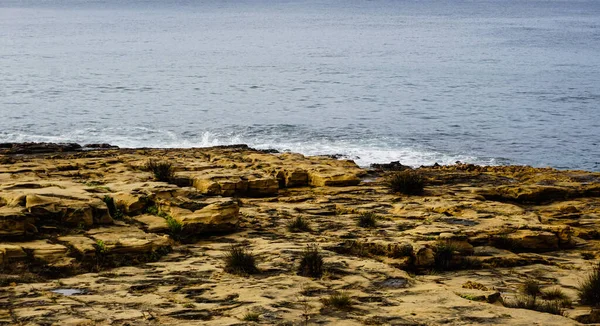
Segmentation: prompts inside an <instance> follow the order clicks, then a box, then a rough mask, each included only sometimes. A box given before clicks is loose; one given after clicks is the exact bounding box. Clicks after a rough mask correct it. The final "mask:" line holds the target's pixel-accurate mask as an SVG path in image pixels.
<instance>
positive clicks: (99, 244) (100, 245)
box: [94, 240, 108, 254]
mask: <svg viewBox="0 0 600 326" xmlns="http://www.w3.org/2000/svg"><path fill="white" fill-rule="evenodd" d="M94 248H95V249H96V253H98V254H105V253H107V252H108V248H106V244H105V243H104V241H102V240H96V243H95V244H94Z"/></svg>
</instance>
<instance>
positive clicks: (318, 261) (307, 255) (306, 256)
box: [298, 245, 323, 278]
mask: <svg viewBox="0 0 600 326" xmlns="http://www.w3.org/2000/svg"><path fill="white" fill-rule="evenodd" d="M298 275H301V276H306V277H314V278H319V277H321V276H323V255H321V252H320V251H319V247H318V246H317V245H312V246H310V245H309V246H306V248H305V249H304V251H302V258H301V259H300V265H299V266H298Z"/></svg>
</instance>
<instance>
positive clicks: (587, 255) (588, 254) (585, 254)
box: [581, 252, 596, 260]
mask: <svg viewBox="0 0 600 326" xmlns="http://www.w3.org/2000/svg"><path fill="white" fill-rule="evenodd" d="M581 258H583V259H585V260H592V259H594V258H596V254H594V253H593V252H582V253H581Z"/></svg>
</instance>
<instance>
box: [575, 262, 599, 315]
mask: <svg viewBox="0 0 600 326" xmlns="http://www.w3.org/2000/svg"><path fill="white" fill-rule="evenodd" d="M578 292H579V293H578V294H579V300H581V303H583V304H587V305H590V306H596V307H598V306H600V263H598V264H597V265H596V266H595V267H594V270H593V271H592V273H590V274H589V275H588V276H587V277H586V278H585V279H584V280H583V281H582V282H581V283H580V284H579V289H578Z"/></svg>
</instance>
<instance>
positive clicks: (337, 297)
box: [322, 292, 352, 310]
mask: <svg viewBox="0 0 600 326" xmlns="http://www.w3.org/2000/svg"><path fill="white" fill-rule="evenodd" d="M322 301H323V304H325V305H326V306H330V307H333V308H336V309H339V310H351V309H352V298H350V296H349V295H348V294H347V293H346V292H336V293H334V294H332V295H330V296H329V298H326V299H323V300H322Z"/></svg>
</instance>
